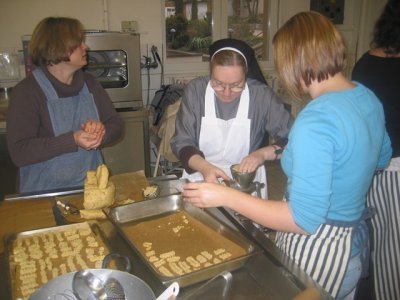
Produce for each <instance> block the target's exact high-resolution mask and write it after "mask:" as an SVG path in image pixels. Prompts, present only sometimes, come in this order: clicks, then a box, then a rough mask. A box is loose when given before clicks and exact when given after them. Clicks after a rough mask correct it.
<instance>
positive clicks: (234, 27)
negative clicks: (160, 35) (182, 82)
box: [164, 0, 278, 70]
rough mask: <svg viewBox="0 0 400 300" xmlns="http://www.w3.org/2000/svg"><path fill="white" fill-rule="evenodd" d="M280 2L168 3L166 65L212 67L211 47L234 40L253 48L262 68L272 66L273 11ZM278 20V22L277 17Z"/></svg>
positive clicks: (205, 0)
mask: <svg viewBox="0 0 400 300" xmlns="http://www.w3.org/2000/svg"><path fill="white" fill-rule="evenodd" d="M277 2H278V0H175V1H171V0H164V5H165V45H166V49H165V50H166V51H165V55H166V65H167V68H169V69H170V70H171V69H174V70H178V69H180V70H185V69H187V68H188V63H190V67H191V68H192V69H193V67H194V65H196V69H198V70H207V68H208V63H207V62H208V60H209V57H208V47H209V45H210V44H211V43H212V42H213V41H214V40H217V39H220V38H226V37H232V38H236V39H240V40H244V41H246V42H247V43H248V44H249V45H251V46H252V47H253V48H254V50H255V52H256V55H257V58H258V59H259V62H260V65H261V66H265V67H266V66H268V65H272V63H271V61H272V56H271V51H270V48H271V36H272V34H271V32H272V28H276V25H275V26H274V24H276V20H275V21H274V20H273V14H271V11H273V10H274V9H276V11H277ZM275 19H277V18H276V17H275Z"/></svg>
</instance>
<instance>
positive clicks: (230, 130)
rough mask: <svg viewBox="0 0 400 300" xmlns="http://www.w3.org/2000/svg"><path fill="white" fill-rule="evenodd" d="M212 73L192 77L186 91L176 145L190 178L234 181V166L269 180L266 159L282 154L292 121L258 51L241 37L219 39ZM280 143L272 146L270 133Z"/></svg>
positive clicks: (173, 144) (173, 142) (260, 179)
mask: <svg viewBox="0 0 400 300" xmlns="http://www.w3.org/2000/svg"><path fill="white" fill-rule="evenodd" d="M209 53H210V75H209V76H203V77H198V78H195V79H193V80H192V81H190V82H189V83H188V84H187V85H186V87H185V90H184V95H183V97H182V103H181V106H180V108H179V111H178V114H177V117H176V124H175V134H174V136H173V137H172V139H171V148H172V151H173V152H174V154H175V155H176V156H177V157H178V158H179V160H180V162H181V163H182V166H183V168H184V171H183V175H182V177H183V178H187V179H189V180H190V181H203V180H204V181H207V182H218V181H220V180H221V179H225V180H230V179H231V178H232V174H231V171H230V166H231V165H233V164H240V165H239V171H241V172H251V171H254V170H257V173H256V178H255V180H256V181H258V182H261V183H264V184H265V188H263V189H262V191H261V194H262V197H263V198H265V199H267V197H268V192H267V191H268V190H267V178H266V176H267V172H266V168H265V161H266V160H276V159H279V158H280V153H281V151H282V149H283V148H284V147H285V145H286V143H287V136H288V133H289V130H290V127H291V125H292V123H293V119H292V117H291V115H290V113H289V111H287V110H286V109H285V107H284V105H283V103H282V101H281V100H280V99H279V97H278V96H277V95H276V94H275V93H274V91H273V90H272V89H271V88H270V87H269V86H268V85H267V83H266V81H265V78H264V76H263V74H262V72H261V70H260V67H259V65H258V63H257V60H256V57H255V54H254V50H253V49H252V48H251V47H250V46H249V45H248V44H246V43H245V42H243V41H240V40H236V39H222V40H218V41H215V42H214V43H213V44H212V45H211V46H210V48H209ZM268 135H269V136H271V137H273V139H274V141H275V143H274V144H272V145H269V146H267V145H266V143H265V140H266V138H265V137H266V136H268Z"/></svg>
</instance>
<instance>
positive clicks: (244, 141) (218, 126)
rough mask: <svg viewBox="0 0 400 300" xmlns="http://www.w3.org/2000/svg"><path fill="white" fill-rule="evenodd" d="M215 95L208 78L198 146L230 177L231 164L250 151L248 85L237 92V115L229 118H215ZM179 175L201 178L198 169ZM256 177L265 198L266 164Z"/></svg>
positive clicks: (188, 177)
mask: <svg viewBox="0 0 400 300" xmlns="http://www.w3.org/2000/svg"><path fill="white" fill-rule="evenodd" d="M214 97H215V96H214V90H213V89H212V87H211V85H210V82H209V83H208V85H207V88H206V94H205V112H204V117H203V118H202V120H201V128H200V139H199V147H200V149H201V151H202V152H203V153H204V156H205V159H206V160H207V161H208V162H210V163H212V164H213V165H215V166H217V167H219V168H221V169H222V170H223V171H224V172H225V173H226V174H227V175H230V176H231V177H232V174H231V171H230V166H231V165H233V164H237V163H240V161H241V160H242V158H243V157H245V156H247V155H248V154H249V151H250V125H251V120H250V119H248V111H249V102H250V97H249V88H248V86H247V84H246V87H245V89H244V90H243V92H242V94H241V96H240V102H239V107H238V111H237V113H236V118H234V119H231V120H228V121H225V120H222V119H219V118H217V116H216V112H215V103H214V101H215V99H214ZM182 178H187V179H189V180H190V181H201V180H204V178H203V176H202V175H201V173H199V172H195V173H193V174H190V175H189V174H188V173H186V172H185V171H183V175H182ZM255 181H258V182H260V183H264V184H265V188H264V189H262V190H261V196H262V197H263V198H265V199H266V198H267V176H266V169H265V166H261V167H259V168H258V169H257V173H256V177H255Z"/></svg>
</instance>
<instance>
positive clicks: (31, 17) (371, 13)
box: [0, 0, 386, 100]
mask: <svg viewBox="0 0 400 300" xmlns="http://www.w3.org/2000/svg"><path fill="white" fill-rule="evenodd" d="M162 1H164V0H1V4H0V51H1V49H3V48H8V49H9V48H16V49H21V48H22V44H21V39H20V37H21V36H22V35H24V34H30V33H31V32H32V30H33V28H34V27H35V25H36V24H37V23H38V22H39V21H40V20H41V19H43V18H44V17H47V16H50V15H56V16H69V17H74V18H77V19H79V20H80V21H81V22H82V23H83V24H84V26H85V28H87V29H106V30H116V31H118V30H120V29H121V21H131V20H134V21H137V24H138V32H139V33H140V34H141V51H142V58H143V55H146V56H151V55H150V51H149V50H150V48H151V46H152V45H155V46H157V48H158V49H159V51H160V52H161V51H162V49H163V44H162V41H163V21H164V16H163V12H162V10H161V3H162ZM217 1H222V0H217ZM309 2H310V1H309V0H279V10H278V20H279V21H278V25H281V24H283V22H285V21H286V20H287V19H288V18H290V17H291V16H292V15H293V14H295V13H297V12H299V11H304V10H308V9H309ZM345 3H346V9H345V20H344V22H345V24H344V25H343V26H341V30H342V31H343V32H344V34H345V37H346V39H347V40H348V43H349V48H350V54H351V55H350V57H351V63H353V62H354V61H355V60H356V59H357V58H359V57H360V55H361V54H362V53H363V52H365V51H366V50H367V49H368V48H369V41H370V37H371V35H370V34H371V32H372V28H373V24H374V22H375V20H376V18H377V17H378V16H379V14H380V12H381V9H382V7H383V5H384V4H385V3H386V0H347V1H345ZM166 69H167V68H166ZM196 71H198V70H193V69H192V70H191V72H192V73H193V74H194V75H196ZM160 73H161V69H160V67H158V68H157V69H151V70H150V76H151V77H150V78H151V79H150V99H152V97H153V94H154V92H155V90H156V89H157V88H159V86H160V81H161V76H160ZM168 76H174V74H171V73H170V72H169V74H168ZM176 77H177V78H180V77H182V75H180V74H176ZM166 83H169V82H168V81H167V80H166ZM147 84H148V79H147V70H146V69H143V70H142V87H143V99H144V100H146V99H147V98H148V95H147V90H148V89H149V88H148V85H147Z"/></svg>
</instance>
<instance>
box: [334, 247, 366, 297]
mask: <svg viewBox="0 0 400 300" xmlns="http://www.w3.org/2000/svg"><path fill="white" fill-rule="evenodd" d="M360 276H361V259H360V255H359V254H358V255H355V256H353V257H352V258H350V260H349V264H348V266H347V271H346V274H345V275H344V278H343V282H342V285H341V286H340V290H339V293H338V296H337V299H341V300H352V299H353V298H354V295H355V292H356V288H357V284H358V281H359V280H360Z"/></svg>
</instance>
